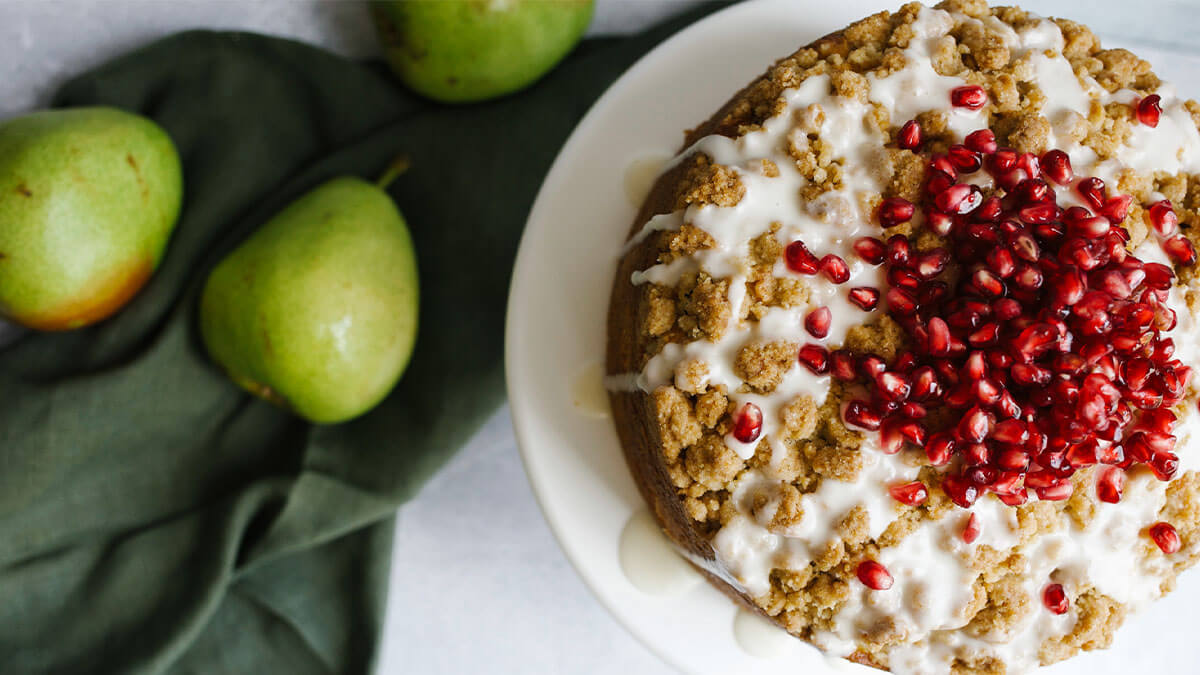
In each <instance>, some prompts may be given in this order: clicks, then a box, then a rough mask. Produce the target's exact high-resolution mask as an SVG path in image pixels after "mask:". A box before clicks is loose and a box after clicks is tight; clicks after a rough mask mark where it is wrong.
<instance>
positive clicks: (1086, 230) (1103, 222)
mask: <svg viewBox="0 0 1200 675" xmlns="http://www.w3.org/2000/svg"><path fill="white" fill-rule="evenodd" d="M1111 227H1112V223H1111V222H1110V221H1109V219H1108V218H1105V217H1104V216H1092V217H1091V218H1083V219H1080V220H1074V221H1072V222H1071V223H1069V224H1068V225H1067V233H1068V234H1070V235H1072V236H1075V237H1083V238H1084V239H1099V238H1100V237H1103V236H1104V235H1106V234H1108V231H1109V229H1110V228H1111Z"/></svg>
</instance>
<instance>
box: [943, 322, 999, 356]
mask: <svg viewBox="0 0 1200 675" xmlns="http://www.w3.org/2000/svg"><path fill="white" fill-rule="evenodd" d="M932 321H933V319H930V322H932ZM999 337H1000V326H999V325H997V324H995V323H985V324H983V325H982V326H980V327H979V328H978V329H977V330H975V331H972V332H971V333H970V334H968V335H967V342H968V343H970V345H971V346H972V347H990V346H991V345H994V344H996V340H998V339H999ZM998 355H999V356H1003V355H1002V354H998ZM990 357H991V355H989V360H990Z"/></svg>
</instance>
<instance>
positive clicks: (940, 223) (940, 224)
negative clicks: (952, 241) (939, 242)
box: [925, 211, 954, 237]
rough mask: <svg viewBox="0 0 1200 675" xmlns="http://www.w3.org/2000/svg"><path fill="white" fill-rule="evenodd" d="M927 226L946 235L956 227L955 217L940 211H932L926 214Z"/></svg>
mask: <svg viewBox="0 0 1200 675" xmlns="http://www.w3.org/2000/svg"><path fill="white" fill-rule="evenodd" d="M925 226H926V227H928V228H929V229H931V230H933V231H934V232H936V233H937V234H940V235H941V236H943V237H945V236H947V235H949V234H950V231H951V230H952V229H954V217H953V216H951V215H949V214H945V213H942V212H940V211H930V212H928V213H926V214H925Z"/></svg>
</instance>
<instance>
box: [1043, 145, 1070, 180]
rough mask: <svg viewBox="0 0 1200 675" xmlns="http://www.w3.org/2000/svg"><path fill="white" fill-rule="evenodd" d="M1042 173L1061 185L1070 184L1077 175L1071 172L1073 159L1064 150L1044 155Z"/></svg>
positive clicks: (1052, 151)
mask: <svg viewBox="0 0 1200 675" xmlns="http://www.w3.org/2000/svg"><path fill="white" fill-rule="evenodd" d="M1042 171H1043V172H1044V173H1045V174H1046V177H1047V178H1049V179H1050V180H1052V181H1054V182H1055V183H1058V184H1059V185H1066V184H1068V183H1070V182H1071V178H1073V177H1074V175H1075V173H1074V172H1073V171H1072V170H1071V158H1070V157H1068V156H1067V153H1065V152H1063V151H1062V150H1051V151H1050V152H1047V153H1046V154H1044V155H1042Z"/></svg>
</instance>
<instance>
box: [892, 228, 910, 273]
mask: <svg viewBox="0 0 1200 675" xmlns="http://www.w3.org/2000/svg"><path fill="white" fill-rule="evenodd" d="M911 252H912V249H911V248H910V247H909V245H908V237H905V236H904V235H901V234H895V235H892V236H891V237H890V238H889V239H888V240H887V261H888V264H890V265H892V266H895V267H903V266H905V265H907V264H908V258H909V255H910V254H911Z"/></svg>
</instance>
